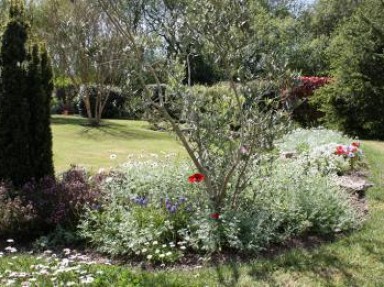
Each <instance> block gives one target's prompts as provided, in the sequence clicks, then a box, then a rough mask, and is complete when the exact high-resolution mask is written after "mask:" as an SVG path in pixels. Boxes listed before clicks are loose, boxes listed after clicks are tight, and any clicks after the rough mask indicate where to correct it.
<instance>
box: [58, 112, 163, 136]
mask: <svg viewBox="0 0 384 287" xmlns="http://www.w3.org/2000/svg"><path fill="white" fill-rule="evenodd" d="M51 123H52V124H54V125H72V126H78V127H81V130H80V132H79V133H80V135H81V136H83V137H85V138H88V139H95V140H96V139H99V138H100V136H103V135H105V136H108V137H113V138H119V139H124V140H168V139H169V138H170V133H168V132H164V131H154V130H150V129H148V128H144V127H143V128H129V127H127V125H126V123H119V122H118V121H115V120H114V122H109V121H103V122H102V123H101V124H100V125H99V126H92V125H90V124H89V123H88V120H87V119H86V118H81V117H72V116H71V117H52V119H51ZM94 131H97V132H98V133H94Z"/></svg>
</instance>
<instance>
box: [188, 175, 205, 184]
mask: <svg viewBox="0 0 384 287" xmlns="http://www.w3.org/2000/svg"><path fill="white" fill-rule="evenodd" d="M204 178H205V176H204V174H202V173H195V174H192V175H191V176H190V177H188V182H190V183H195V182H202V181H203V180H204Z"/></svg>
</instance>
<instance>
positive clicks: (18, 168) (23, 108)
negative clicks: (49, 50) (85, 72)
mask: <svg viewBox="0 0 384 287" xmlns="http://www.w3.org/2000/svg"><path fill="white" fill-rule="evenodd" d="M29 32H30V30H29V27H28V24H27V23H26V21H25V17H24V10H23V4H22V2H21V1H13V2H12V4H11V8H10V21H9V23H8V24H7V26H6V29H5V32H4V35H3V39H2V47H1V51H0V58H1V62H0V63H1V66H0V70H1V81H0V180H10V181H12V182H13V184H14V185H16V186H21V185H23V184H24V183H25V182H27V181H29V180H31V179H32V178H35V179H37V180H38V179H40V178H42V177H43V176H46V175H53V163H52V138H51V130H50V123H49V122H50V115H49V110H50V107H49V104H50V96H51V92H52V72H51V70H50V66H49V60H48V56H47V54H46V52H45V51H43V53H42V54H40V53H39V49H38V46H37V45H34V46H33V47H32V48H31V49H30V51H28V45H27V43H28V33H29Z"/></svg>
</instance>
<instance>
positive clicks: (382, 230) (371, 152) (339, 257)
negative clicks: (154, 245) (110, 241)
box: [0, 118, 384, 287]
mask: <svg viewBox="0 0 384 287" xmlns="http://www.w3.org/2000/svg"><path fill="white" fill-rule="evenodd" d="M59 119H61V118H59ZM65 120H66V121H67V119H65ZM113 123H114V122H113ZM117 123H118V122H117ZM135 124H136V125H135V127H136V128H137V129H139V130H140V129H141V131H140V132H138V133H144V134H146V133H149V134H152V132H150V131H147V130H146V129H145V128H143V127H141V128H140V125H141V124H139V123H135ZM55 125H58V123H55ZM126 125H127V126H129V127H127V128H128V130H132V129H133V127H132V126H131V123H128V122H127V123H126ZM132 125H133V124H132ZM142 125H144V124H143V123H142ZM144 126H145V125H144ZM69 128H71V129H72V130H79V129H80V130H81V129H82V128H81V127H78V126H76V124H72V125H69ZM121 129H122V127H121ZM118 130H120V129H119V128H118ZM100 133H101V132H100ZM97 134H98V137H100V136H101V135H100V134H99V132H97ZM156 135H157V133H156ZM162 136H163V137H165V138H166V139H167V141H169V142H172V141H171V138H170V137H168V135H162ZM156 138H157V137H156ZM83 140H84V139H83ZM132 140H133V139H132ZM128 141H129V140H128ZM173 144H174V143H173ZM148 146H149V147H151V145H150V144H148ZM176 146H177V145H176ZM155 147H156V146H155ZM363 149H364V151H365V153H366V157H367V160H368V162H369V164H370V168H371V171H372V181H373V182H374V184H375V186H374V187H373V188H372V189H370V190H369V192H368V200H369V209H370V212H369V218H368V220H367V222H366V223H365V225H364V227H363V228H362V229H361V230H359V231H355V232H353V233H351V234H349V235H345V236H343V237H341V238H339V239H338V240H335V241H334V242H331V243H324V244H322V245H318V246H314V247H313V248H311V249H305V248H296V249H292V250H289V251H286V252H283V253H281V254H280V255H276V256H270V257H268V258H267V257H255V258H254V259H253V260H251V262H248V263H239V262H237V261H233V262H232V263H230V264H225V265H218V266H216V267H207V268H199V269H197V268H193V269H176V270H172V269H171V270H167V271H156V272H155V271H153V272H149V271H140V270H138V269H132V268H130V267H124V266H104V265H94V266H90V267H89V270H91V271H92V270H93V272H95V271H96V270H103V272H104V275H102V276H101V275H100V278H99V283H97V284H96V283H95V284H94V285H92V286H212V287H213V286H231V287H232V286H242V287H248V286H384V193H383V187H384V181H383V179H384V173H383V171H384V143H381V142H373V141H372V142H364V146H363ZM137 151H138V152H140V150H137ZM95 153H96V152H95ZM121 153H122V154H124V150H122V151H121ZM96 154H97V153H96ZM106 156H108V154H106ZM107 162H108V159H107ZM13 260H16V261H14V262H13V264H14V265H12V268H13V269H18V270H29V269H30V267H29V266H30V265H31V264H33V263H35V264H36V262H37V261H38V259H37V258H36V257H33V256H30V255H21V257H19V259H13ZM11 261H12V259H11V258H10V257H3V258H0V274H1V273H2V272H3V271H4V270H5V269H8V268H10V265H9V263H10V262H11ZM15 262H16V263H15ZM68 276H69V277H70V275H68ZM69 277H68V278H69ZM39 280H43V279H39ZM38 282H39V283H40V285H37V286H43V285H44V286H52V285H50V284H51V283H49V282H48V281H47V280H46V281H44V282H45V283H44V282H43V281H38ZM43 283H44V284H43Z"/></svg>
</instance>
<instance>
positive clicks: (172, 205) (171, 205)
mask: <svg viewBox="0 0 384 287" xmlns="http://www.w3.org/2000/svg"><path fill="white" fill-rule="evenodd" d="M185 202H187V198H185V197H184V196H180V197H179V198H178V200H176V201H175V202H173V201H172V200H170V199H169V198H168V197H167V198H166V199H165V208H166V209H167V210H168V211H169V212H170V213H176V211H177V210H178V209H179V207H180V206H182V205H183V204H184V203H185Z"/></svg>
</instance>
